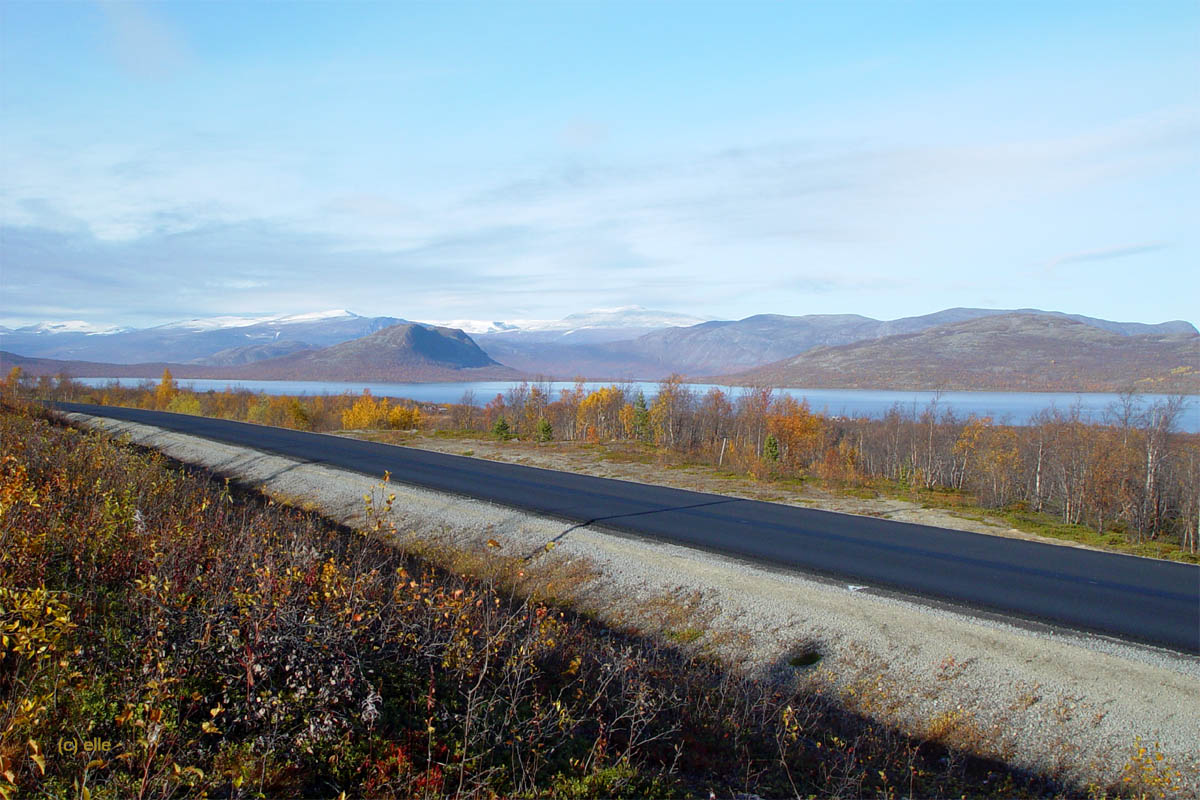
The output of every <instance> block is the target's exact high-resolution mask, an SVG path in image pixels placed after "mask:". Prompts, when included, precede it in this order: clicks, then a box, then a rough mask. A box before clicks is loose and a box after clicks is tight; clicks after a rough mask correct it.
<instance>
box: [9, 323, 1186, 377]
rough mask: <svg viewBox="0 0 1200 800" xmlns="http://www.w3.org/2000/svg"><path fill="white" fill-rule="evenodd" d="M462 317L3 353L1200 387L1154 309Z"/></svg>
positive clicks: (189, 331) (147, 360)
mask: <svg viewBox="0 0 1200 800" xmlns="http://www.w3.org/2000/svg"><path fill="white" fill-rule="evenodd" d="M453 322H454V323H455V325H454V326H453V327H448V326H443V325H437V324H434V323H428V322H408V321H406V320H402V319H399V318H396V317H363V316H359V315H357V314H353V313H351V312H349V311H342V310H339V311H327V312H318V313H314V314H304V315H293V316H286V317H257V318H255V317H251V318H245V317H223V318H215V319H202V320H189V321H186V322H178V323H171V324H168V325H160V326H157V327H154V328H147V329H142V330H128V329H117V330H112V329H109V330H101V331H97V330H89V329H88V328H87V326H86V325H85V324H84V323H78V322H66V323H44V324H42V325H38V326H29V327H26V328H19V329H16V330H9V329H0V347H2V348H3V350H5V351H9V352H7V353H4V354H3V356H0V361H2V362H3V363H4V364H6V365H20V366H22V368H23V369H25V370H26V371H27V372H30V373H32V374H57V373H60V372H61V373H66V374H70V375H74V376H77V377H89V376H90V377H150V378H153V377H157V376H158V375H160V374H161V372H162V369H163V368H164V366H167V365H170V368H171V369H172V372H173V373H174V374H176V375H177V376H178V377H192V378H215V379H230V380H232V379H240V380H250V379H255V378H257V379H309V380H326V381H339V380H347V381H348V380H358V381H363V380H379V381H399V382H403V381H464V380H483V379H520V378H521V377H545V378H557V379H571V378H574V377H579V376H583V377H587V378H591V379H596V380H613V379H618V380H619V379H626V378H638V379H647V380H654V379H659V378H662V377H665V376H667V375H670V374H682V375H687V376H692V377H696V376H718V378H715V379H713V380H716V381H719V382H732V383H773V384H776V385H791V386H801V385H802V386H806V387H810V388H819V387H826V388H895V389H918V388H923V389H930V388H943V389H950V388H962V389H994V390H1002V389H1012V390H1017V389H1025V390H1039V389H1040V390H1061V391H1089V390H1090V391H1105V390H1107V391H1112V390H1119V389H1123V388H1126V387H1128V386H1130V385H1134V384H1138V385H1141V386H1143V387H1144V388H1147V389H1151V388H1152V389H1156V390H1159V391H1187V392H1197V391H1200V334H1198V333H1197V331H1196V329H1195V327H1194V326H1192V325H1191V324H1190V323H1187V322H1183V321H1172V322H1165V323H1160V324H1156V325H1150V324H1144V323H1129V322H1113V321H1110V320H1103V319H1097V318H1094V317H1085V316H1080V315H1073V314H1063V313H1060V312H1045V311H1039V310H1036V309H1019V310H997V309H976V308H952V309H947V310H944V311H940V312H937V313H934V314H927V315H923V316H917V317H904V318H900V319H895V320H876V319H872V318H870V317H864V316H859V315H853V314H814V315H806V316H786V315H779V314H760V315H755V316H751V317H747V318H745V319H741V320H707V321H705V320H699V318H696V317H689V316H686V315H681V314H673V313H670V312H660V311H652V310H648V309H644V308H640V307H638V306H630V307H624V308H617V309H603V310H598V311H593V312H587V313H583V314H572V315H569V316H567V317H564V318H563V319H561V320H554V321H547V320H517V321H510V322H502V321H494V322H481V321H476V320H455V321H453ZM463 328H467V329H468V330H470V331H474V333H473V335H471V334H468V332H464V330H462V329H463ZM18 353H19V354H20V355H17V354H18ZM1139 382H1140V383H1139Z"/></svg>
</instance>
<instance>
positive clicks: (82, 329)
mask: <svg viewBox="0 0 1200 800" xmlns="http://www.w3.org/2000/svg"><path fill="white" fill-rule="evenodd" d="M127 330H129V328H122V327H120V326H119V325H93V324H91V323H90V322H84V321H83V320H81V319H68V320H63V321H62V322H39V323H38V324H36V325H26V326H24V327H22V328H16V329H15V330H10V329H7V328H5V329H4V332H5V333H9V332H13V333H15V332H17V331H20V332H21V333H30V334H43V335H47V336H53V335H55V334H60V333H81V334H85V335H87V336H104V335H107V334H111V333H121V332H123V331H127Z"/></svg>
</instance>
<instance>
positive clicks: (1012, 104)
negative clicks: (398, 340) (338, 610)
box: [0, 0, 1200, 327]
mask: <svg viewBox="0 0 1200 800" xmlns="http://www.w3.org/2000/svg"><path fill="white" fill-rule="evenodd" d="M1198 179H1200V3H1196V2H1194V1H1193V0H1186V1H1185V2H1178V3H1155V2H1147V1H1141V0H1140V1H1139V2H1137V3H1104V2H1097V1H1096V0H1088V2H1078V3H1076V2H1065V1H1063V2H1052V3H1045V2H1020V1H1013V0H1008V1H1006V2H982V1H976V0H961V2H903V3H902V2H879V3H865V2H832V1H830V2H807V3H806V2H772V3H759V2H740V1H739V2H728V3H723V2H644V1H643V0H639V2H633V3H620V2H603V3H591V2H582V1H574V2H553V3H552V2H520V3H506V2H495V1H490V2H482V3H465V2H438V3H400V2H397V3H391V2H387V3H384V2H380V3H355V2H337V3H334V2H329V3H320V2H305V3H285V2H275V3H266V2H256V3H248V4H240V3H233V2H219V3H217V2H203V3H185V2H170V3H155V4H135V3H117V2H71V3H65V2H64V3H56V2H36V3H22V2H16V1H14V0H5V2H3V3H0V324H6V325H10V326H13V325H19V324H27V323H32V322H39V321H44V320H66V319H72V320H74V319H78V320H85V321H87V322H90V323H93V324H97V325H131V326H138V327H140V326H145V325H151V324H157V323H161V322H168V321H172V320H179V319H187V318H193V317H204V316H214V315H226V314H256V315H262V314H274V313H278V314H288V313H303V312H308V311H315V310H319V309H327V308H347V309H350V310H352V311H354V312H356V313H359V314H366V315H372V316H374V315H388V316H396V317H402V318H406V319H415V320H446V319H484V320H510V319H529V318H533V319H557V318H560V317H562V316H564V315H566V314H569V313H573V312H579V311H584V310H588V309H593V308H606V307H614V306H623V305H630V304H637V305H642V306H646V307H649V308H657V309H664V310H669V311H675V312H682V313H687V314H693V315H696V316H701V317H709V318H718V319H738V318H742V317H745V316H749V315H751V314H759V313H777V314H793V315H799V314H820V313H859V314H865V315H867V316H872V317H876V318H881V319H893V318H897V317H903V316H911V315H916V314H923V313H929V312H933V311H937V310H940V309H943V308H948V307H953V306H978V307H988V308H1029V307H1034V308H1043V309H1047V310H1057V311H1065V312H1069V313H1079V314H1086V315H1089V316H1097V317H1104V318H1108V319H1118V320H1124V321H1137V322H1161V321H1165V320H1169V319H1185V320H1188V321H1191V322H1194V323H1195V322H1200V315H1198V314H1197V313H1196V309H1197V308H1198V307H1200V304H1198V302H1197V301H1198V299H1200V268H1198V265H1200V258H1198V256H1200V224H1197V223H1198V221H1200V199H1198V198H1200V191H1197V189H1198V187H1200V180H1198Z"/></svg>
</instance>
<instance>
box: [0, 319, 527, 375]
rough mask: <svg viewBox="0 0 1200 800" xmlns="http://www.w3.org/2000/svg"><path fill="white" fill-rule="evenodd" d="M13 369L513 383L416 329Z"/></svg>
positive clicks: (472, 349) (452, 338)
mask: <svg viewBox="0 0 1200 800" xmlns="http://www.w3.org/2000/svg"><path fill="white" fill-rule="evenodd" d="M14 366H18V367H21V368H22V370H24V371H25V372H27V373H29V374H31V375H58V374H65V375H69V376H71V377H76V378H89V377H90V378H107V377H113V378H117V377H119V378H150V379H157V378H158V377H160V376H161V375H162V372H163V370H164V369H170V370H171V373H172V374H173V375H174V376H175V377H177V378H201V379H214V380H229V381H236V380H312V381H382V382H398V383H406V382H420V381H475V380H520V379H521V378H522V377H523V376H522V375H521V373H519V372H517V371H516V370H513V369H510V368H508V367H506V366H504V365H502V364H497V363H496V362H495V361H494V360H492V359H491V358H490V357H489V356H488V355H487V354H486V353H484V352H483V351H482V350H480V349H479V347H478V345H476V344H475V342H473V341H472V340H471V338H470V337H469V336H467V335H466V334H465V333H463V332H462V331H459V330H452V329H450V328H436V327H432V326H427V325H419V324H416V323H411V322H409V323H401V324H399V325H393V326H390V327H388V328H385V329H383V330H380V331H376V332H374V333H372V334H370V335H368V336H364V337H361V338H358V339H354V340H352V341H349V342H342V343H339V344H335V345H331V346H330V347H325V348H321V349H317V350H311V349H306V350H301V351H298V352H294V353H290V354H287V355H282V356H278V357H275V358H269V359H265V360H262V361H256V362H253V363H248V364H240V365H234V366H210V365H201V364H171V363H167V362H150V363H141V364H112V363H101V362H90V361H61V360H55V359H43V358H32V357H27V356H20V355H15V354H13V353H9V352H5V351H0V368H3V369H5V370H7V369H10V368H11V367H14Z"/></svg>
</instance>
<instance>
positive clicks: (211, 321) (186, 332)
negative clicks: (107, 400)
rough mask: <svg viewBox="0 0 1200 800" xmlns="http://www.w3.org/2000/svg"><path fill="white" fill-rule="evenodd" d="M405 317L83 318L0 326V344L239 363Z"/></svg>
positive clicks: (37, 351)
mask: <svg viewBox="0 0 1200 800" xmlns="http://www.w3.org/2000/svg"><path fill="white" fill-rule="evenodd" d="M401 322H404V320H401V319H398V318H396V317H362V316H359V315H358V314H354V313H352V312H350V311H346V310H345V309H336V310H332V311H317V312H311V313H306V314H285V315H278V314H277V315H271V316H254V317H249V316H222V317H205V318H199V319H190V320H182V321H180V322H171V323H167V324H165V325H158V326H155V327H153V328H143V329H140V330H131V329H117V330H104V329H96V330H92V326H88V325H87V324H86V323H76V322H69V323H43V324H41V325H31V326H28V327H26V328H18V329H16V330H0V349H3V350H8V351H10V352H13V353H17V354H18V355H23V356H32V357H37V358H54V359H64V360H74V361H102V362H107V363H114V364H136V363H145V362H158V361H168V362H172V363H214V364H240V363H246V362H248V361H256V360H260V359H263V358H271V357H275V356H278V355H280V354H283V353H292V352H297V351H301V350H310V349H317V348H322V347H329V346H331V345H335V344H340V343H342V342H347V341H350V340H351V339H358V338H361V337H363V336H369V335H370V334H372V333H375V332H376V331H379V330H382V329H383V328H387V327H390V326H392V325H396V324H398V323H401Z"/></svg>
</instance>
